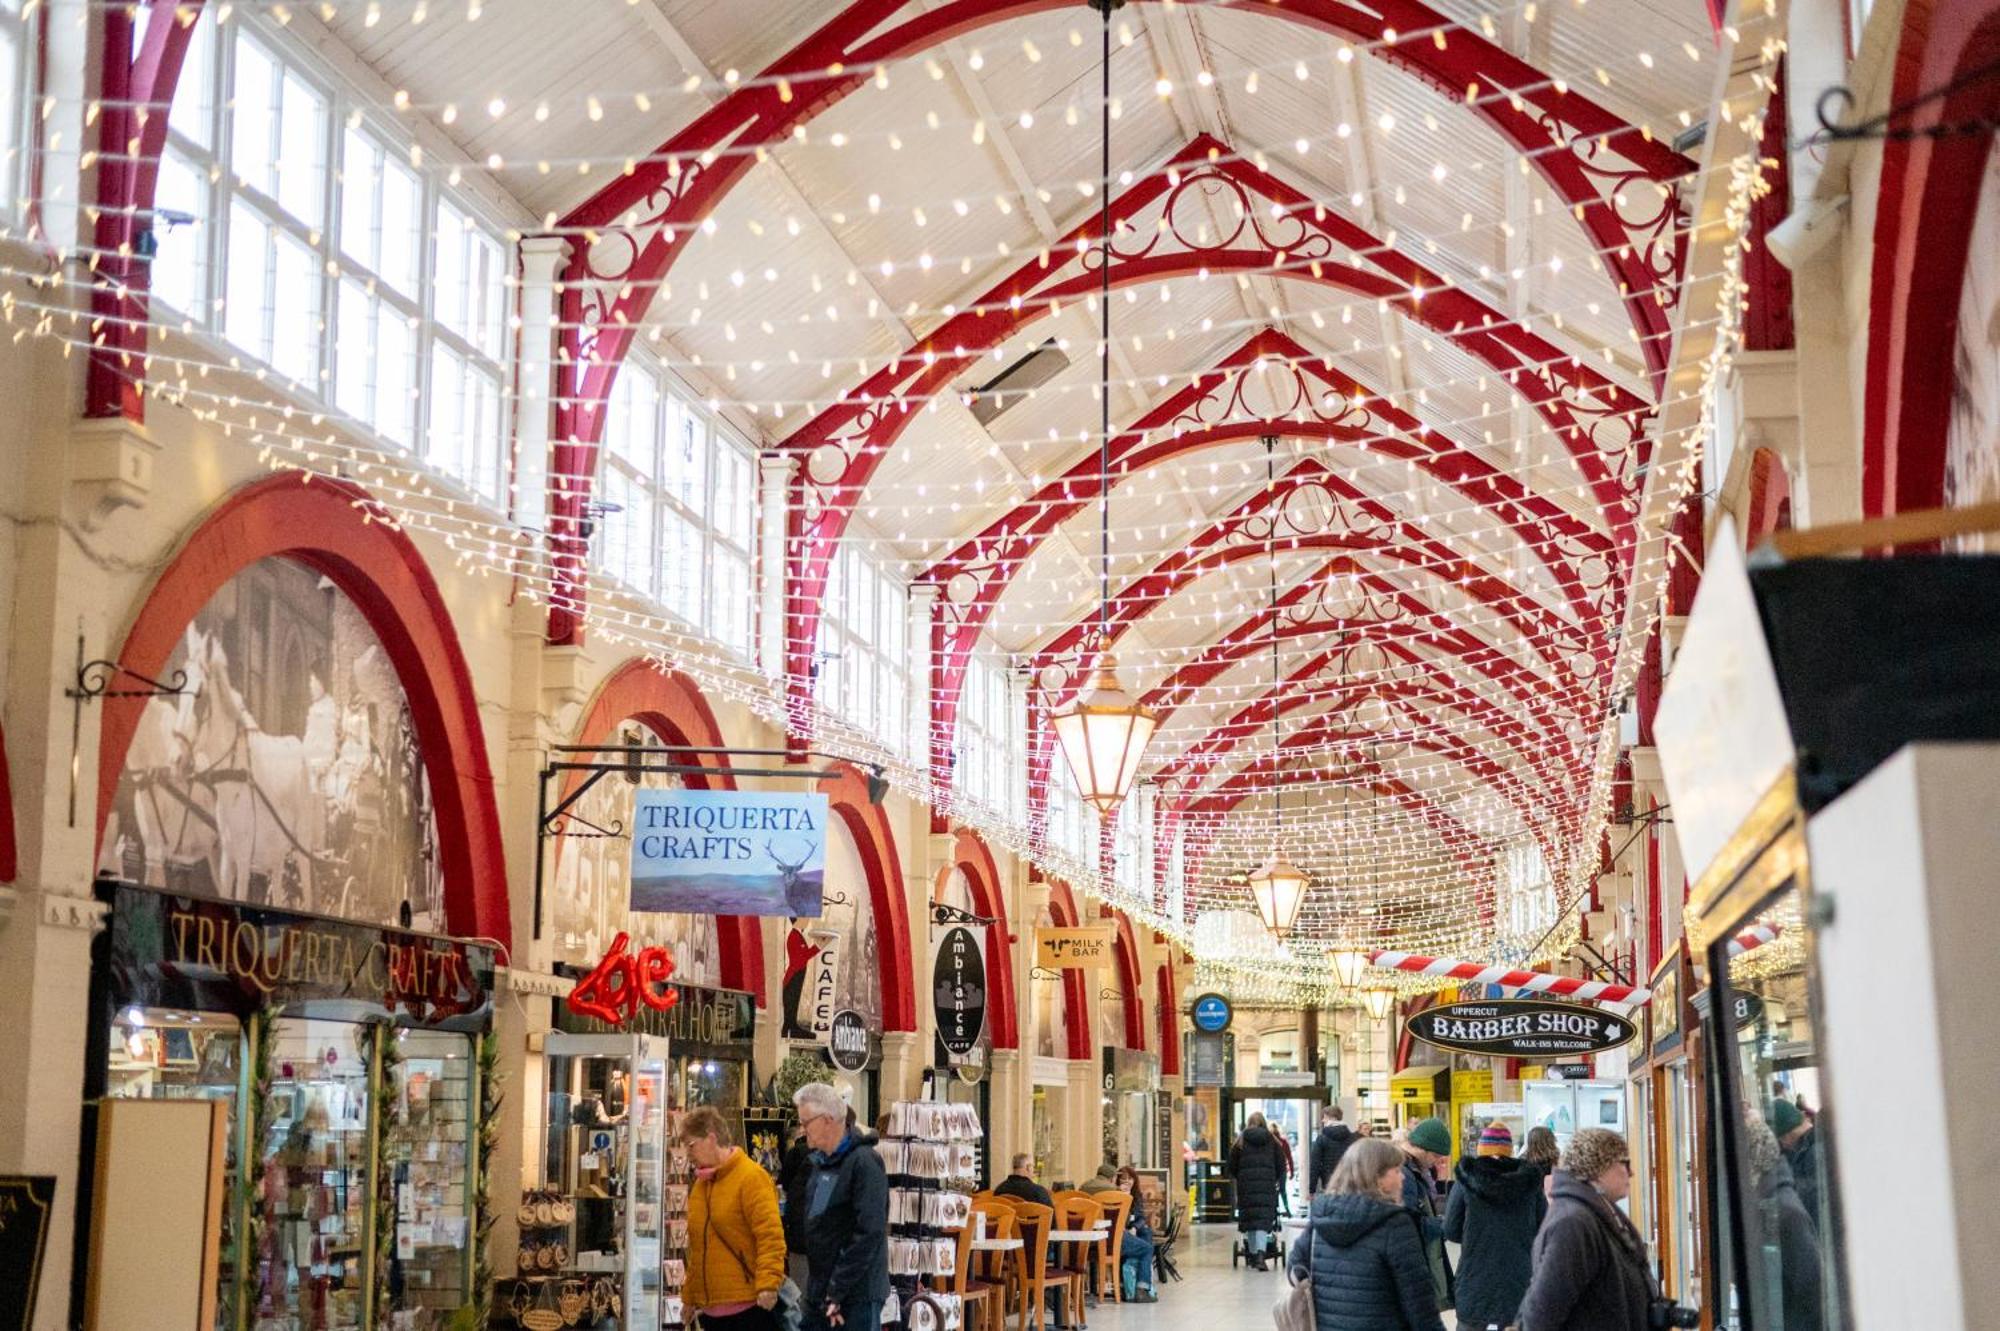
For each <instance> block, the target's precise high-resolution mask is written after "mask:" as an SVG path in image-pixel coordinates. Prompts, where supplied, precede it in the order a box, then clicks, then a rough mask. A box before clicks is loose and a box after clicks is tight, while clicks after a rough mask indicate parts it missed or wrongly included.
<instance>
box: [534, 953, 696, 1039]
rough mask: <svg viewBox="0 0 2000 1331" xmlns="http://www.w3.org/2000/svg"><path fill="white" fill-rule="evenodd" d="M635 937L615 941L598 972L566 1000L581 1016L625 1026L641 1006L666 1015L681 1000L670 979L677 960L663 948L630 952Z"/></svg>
mask: <svg viewBox="0 0 2000 1331" xmlns="http://www.w3.org/2000/svg"><path fill="white" fill-rule="evenodd" d="M631 941H632V936H631V935H630V934H627V933H623V932H620V933H619V935H618V936H617V937H616V938H614V939H612V940H611V950H610V951H609V952H606V953H605V954H604V960H602V961H600V962H598V963H597V967H596V969H594V970H592V971H591V972H590V974H588V975H586V976H584V977H583V978H582V979H581V980H578V981H577V982H576V987H575V988H573V989H571V990H570V991H569V997H567V998H565V999H564V1000H563V1004H564V1006H566V1007H568V1008H569V1010H570V1011H571V1012H574V1013H576V1014H577V1015H578V1016H580V1017H595V1018H596V1019H597V1020H599V1021H601V1022H603V1023H605V1024H606V1025H607V1026H623V1025H624V1024H625V1023H626V1022H628V1021H630V1020H631V1019H632V1018H633V1017H634V1016H635V1015H636V1014H637V1013H638V1011H639V1008H640V1005H642V1004H643V1005H644V1006H646V1007H649V1008H651V1009H653V1011H655V1012H665V1011H666V1010H667V1009H668V1008H670V1007H672V1006H673V1005H674V1004H675V1003H678V1002H679V1001H680V995H679V994H677V993H675V992H674V988H673V986H672V985H670V984H668V983H667V981H668V979H669V978H670V977H671V976H672V975H673V973H674V959H673V956H672V954H670V953H669V952H668V951H667V950H666V949H665V948H663V947H642V948H640V949H639V950H638V951H637V952H627V951H626V950H625V946H626V944H628V943H630V942H631Z"/></svg>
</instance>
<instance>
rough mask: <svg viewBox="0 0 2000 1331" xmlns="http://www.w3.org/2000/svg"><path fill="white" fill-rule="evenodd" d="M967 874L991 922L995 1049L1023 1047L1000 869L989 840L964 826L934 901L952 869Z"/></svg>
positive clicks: (990, 1007) (989, 987)
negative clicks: (1016, 1005)
mask: <svg viewBox="0 0 2000 1331" xmlns="http://www.w3.org/2000/svg"><path fill="white" fill-rule="evenodd" d="M954 869H956V870H957V871H958V872H960V873H962V874H964V875H965V881H966V883H967V885H968V886H970V887H971V889H972V902H973V908H974V909H975V910H977V911H978V912H979V913H980V914H981V915H984V916H986V917H987V918H988V919H990V920H992V921H993V923H991V924H989V925H987V926H986V991H987V994H988V995H989V1000H988V1004H987V1013H988V1018H989V1022H990V1029H991V1031H992V1033H993V1047H994V1048H995V1049H1018V1048H1020V1047H1021V1030H1020V1022H1019V1019H1018V1017H1017V1014H1016V1012H1015V1007H1014V953H1013V948H1012V946H1011V943H1010V936H1009V934H1008V927H1007V899H1006V895H1005V893H1003V892H1002V891H1001V890H1000V866H999V865H997V864H995V863H994V861H993V852H992V851H991V850H989V849H988V848H987V845H986V839H985V838H984V837H982V836H980V835H979V834H978V833H977V832H975V831H973V830H972V829H971V828H969V827H961V828H960V829H959V830H958V837H957V839H956V840H954V841H953V842H952V847H951V863H950V864H949V865H947V866H946V867H945V869H944V870H943V872H941V873H940V874H939V875H938V881H937V883H936V884H935V885H934V886H933V888H932V891H931V899H932V900H933V901H936V900H941V899H942V894H943V892H944V882H945V879H946V878H947V877H949V876H950V874H951V872H952V870H954Z"/></svg>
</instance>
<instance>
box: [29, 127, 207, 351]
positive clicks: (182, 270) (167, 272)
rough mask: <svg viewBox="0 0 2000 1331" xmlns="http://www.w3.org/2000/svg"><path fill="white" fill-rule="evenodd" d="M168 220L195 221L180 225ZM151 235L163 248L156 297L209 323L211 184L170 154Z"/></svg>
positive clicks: (164, 161) (156, 267) (156, 264)
mask: <svg viewBox="0 0 2000 1331" xmlns="http://www.w3.org/2000/svg"><path fill="white" fill-rule="evenodd" d="M10 179H11V177H10ZM170 215H178V216H180V217H184V218H190V219H193V220H191V221H181V222H176V221H173V220H171V219H170ZM153 235H154V237H155V239H157V240H158V242H159V248H158V250H157V251H156V252H155V253H154V255H153V294H154V295H156V296H158V297H159V298H160V299H161V300H163V301H165V302H166V303H167V304H168V305H170V306H172V307H173V308H174V309H176V310H179V311H180V312H181V313H182V314H186V315H190V316H192V317H194V318H196V319H201V318H205V317H206V315H207V313H208V312H207V310H205V309H203V308H201V306H202V299H203V294H204V290H205V285H204V284H205V283H206V281H207V274H206V272H205V271H204V269H205V268H206V264H205V263H204V258H205V254H206V248H207V245H208V182H207V181H206V180H204V179H203V178H202V176H201V174H200V172H199V171H198V170H197V169H196V167H195V165H194V164H193V163H192V162H190V161H188V160H187V159H186V158H184V157H182V156H181V155H180V154H179V153H178V152H176V151H175V150H174V149H172V148H168V149H167V151H166V152H165V153H164V154H162V156H161V158H160V183H159V186H158V189H157V190H156V191H155V193H154V198H153Z"/></svg>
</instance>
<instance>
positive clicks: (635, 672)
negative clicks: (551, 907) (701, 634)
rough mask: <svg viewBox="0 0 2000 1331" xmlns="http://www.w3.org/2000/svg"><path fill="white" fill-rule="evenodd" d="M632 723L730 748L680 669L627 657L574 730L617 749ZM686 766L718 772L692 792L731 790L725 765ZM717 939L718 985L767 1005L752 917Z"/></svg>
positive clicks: (715, 761) (719, 927) (739, 918)
mask: <svg viewBox="0 0 2000 1331" xmlns="http://www.w3.org/2000/svg"><path fill="white" fill-rule="evenodd" d="M627 721H637V722H639V723H641V724H642V725H644V726H645V727H646V728H647V729H649V730H651V731H652V732H653V733H654V734H656V735H658V736H659V737H660V738H661V739H663V740H665V741H666V742H667V743H668V744H683V745H686V746H688V747H689V748H696V749H720V748H726V747H728V744H729V741H728V740H726V739H724V738H723V736H722V727H721V726H720V725H719V724H717V722H716V719H715V711H714V709H713V708H711V707H710V706H709V705H708V699H707V698H705V697H703V696H702V692H701V689H700V687H699V686H698V685H696V684H695V682H694V681H693V680H691V679H689V678H688V677H687V676H686V675H683V674H681V673H680V672H679V671H678V670H665V669H662V668H661V667H660V666H658V665H657V664H655V663H654V662H652V661H649V660H645V659H643V658H637V657H635V658H632V659H630V660H627V661H623V662H621V663H620V664H619V665H618V666H617V667H616V668H614V669H613V670H612V671H611V673H610V674H609V675H606V676H605V678H604V682H603V683H601V684H599V685H598V687H597V696H596V697H594V698H592V699H591V702H590V706H589V707H588V708H586V709H585V711H584V714H583V722H582V724H580V725H579V726H578V727H577V733H576V742H577V743H578V744H614V743H616V742H617V737H618V727H619V726H620V725H622V724H623V723H625V722H627ZM688 761H689V762H693V763H696V764H698V765H699V766H702V767H711V768H713V769H715V774H714V775H713V776H710V775H708V774H707V773H702V774H699V775H693V776H688V777H686V778H684V779H685V781H686V782H687V784H688V786H689V787H691V788H692V789H695V790H734V789H736V778H735V777H734V776H733V775H731V774H730V772H729V769H728V766H727V765H726V764H725V763H724V761H723V759H722V758H721V757H719V756H718V755H715V754H699V755H690V756H689V758H688ZM582 781H583V774H582V773H580V772H572V773H571V774H570V775H569V777H568V779H567V780H566V781H565V782H564V783H563V793H564V794H565V795H567V794H569V793H570V792H571V791H574V790H575V789H576V787H577V786H578V785H580V784H582ZM555 843H556V850H555V853H556V855H557V857H558V858H560V857H561V855H562V849H563V838H562V837H556V838H555ZM715 932H716V934H717V936H718V939H719V943H720V946H719V948H718V952H719V954H720V955H719V956H718V958H717V960H718V963H719V966H720V969H721V972H722V983H723V984H724V985H725V986H726V987H728V988H731V989H747V990H749V991H750V993H752V994H754V995H755V996H756V999H757V1006H758V1007H763V1006H764V1005H765V990H764V935H763V930H762V929H761V928H760V927H759V925H758V923H757V917H756V916H754V915H723V916H719V917H718V918H717V919H716V927H715Z"/></svg>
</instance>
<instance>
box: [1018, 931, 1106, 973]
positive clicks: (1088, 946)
mask: <svg viewBox="0 0 2000 1331" xmlns="http://www.w3.org/2000/svg"><path fill="white" fill-rule="evenodd" d="M1115 936H1116V933H1115V931H1114V930H1113V929H1112V927H1111V926H1110V925H1108V924H1101V925H1086V926H1085V927H1083V928H1081V929H1067V928H1061V927H1048V928H1041V929H1037V930H1035V964H1036V965H1038V966H1046V967H1048V968H1049V969H1050V970H1052V971H1060V970H1082V971H1101V970H1106V969H1109V968H1110V966H1111V959H1112V958H1111V948H1112V940H1113V938H1114V937H1115Z"/></svg>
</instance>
